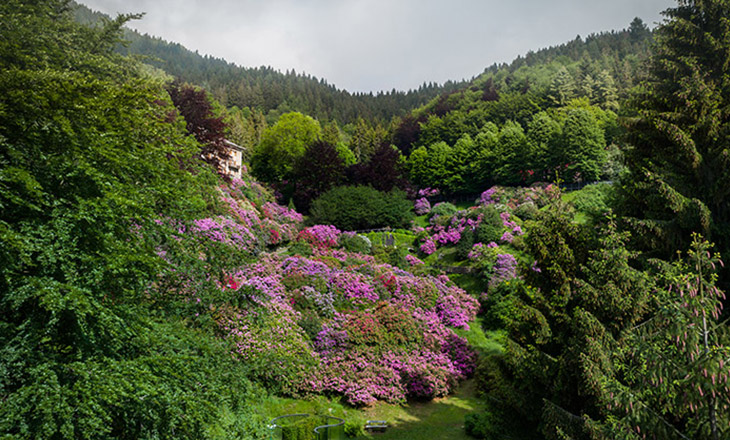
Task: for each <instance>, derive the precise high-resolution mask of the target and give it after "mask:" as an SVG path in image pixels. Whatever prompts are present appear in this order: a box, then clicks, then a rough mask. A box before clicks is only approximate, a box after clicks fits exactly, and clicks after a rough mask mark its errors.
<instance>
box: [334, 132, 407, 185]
mask: <svg viewBox="0 0 730 440" xmlns="http://www.w3.org/2000/svg"><path fill="white" fill-rule="evenodd" d="M399 159H400V154H399V153H398V150H396V149H395V148H393V146H392V145H390V144H388V143H384V144H382V145H381V146H380V147H379V148H378V149H377V150H376V151H375V153H373V155H372V156H371V157H370V160H369V161H368V162H366V163H364V164H355V165H353V166H352V167H350V169H349V170H348V174H349V177H350V180H352V182H353V183H354V184H356V185H370V186H372V187H373V188H375V189H377V190H378V191H385V192H387V191H390V190H391V189H393V188H404V187H405V186H406V184H407V180H406V178H405V173H404V171H403V168H402V167H401V166H400V162H399Z"/></svg>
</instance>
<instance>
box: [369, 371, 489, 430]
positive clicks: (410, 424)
mask: <svg viewBox="0 0 730 440" xmlns="http://www.w3.org/2000/svg"><path fill="white" fill-rule="evenodd" d="M480 409H482V404H481V403H480V400H479V399H478V397H477V390H476V387H475V383H474V381H473V380H469V381H466V382H464V383H463V384H462V385H461V386H460V387H459V388H458V389H457V390H456V392H455V393H454V394H452V395H450V396H447V397H444V398H440V399H434V400H432V401H429V402H408V403H407V404H406V405H388V404H385V403H378V404H376V405H375V406H373V407H370V408H366V409H364V410H362V414H363V415H365V417H366V420H386V421H387V422H388V426H389V428H388V429H387V430H386V431H385V432H383V433H373V434H369V435H368V434H366V435H362V436H360V437H357V438H358V439H360V440H365V439H374V438H377V439H382V440H387V439H399V440H422V439H454V440H461V439H463V440H466V439H470V438H471V437H469V436H467V435H466V432H464V416H465V415H466V414H469V413H470V412H473V411H478V410H480Z"/></svg>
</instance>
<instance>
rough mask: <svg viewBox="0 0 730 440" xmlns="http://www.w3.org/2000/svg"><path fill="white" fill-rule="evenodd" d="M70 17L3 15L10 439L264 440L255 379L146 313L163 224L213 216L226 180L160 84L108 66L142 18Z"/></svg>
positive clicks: (198, 335) (1, 245) (4, 302)
mask: <svg viewBox="0 0 730 440" xmlns="http://www.w3.org/2000/svg"><path fill="white" fill-rule="evenodd" d="M66 10H67V2H64V1H56V0H43V1H37V2H21V1H15V0H9V1H6V2H2V3H0V16H2V17H3V19H2V20H0V28H1V29H0V33H2V35H3V38H2V39H0V58H1V59H2V60H3V69H2V71H0V144H2V146H1V147H0V208H1V209H0V396H1V398H0V399H1V400H2V402H3V403H2V405H0V437H3V438H13V439H30V438H36V439H41V438H43V439H50V438H53V439H79V438H84V439H94V438H99V439H101V438H119V439H152V438H171V437H175V438H189V439H193V438H195V439H198V438H217V439H225V438H237V437H246V438H255V437H257V436H259V437H260V434H261V432H262V428H263V421H262V420H260V419H259V418H257V417H256V416H254V415H253V414H251V412H250V409H249V408H248V407H247V401H249V400H251V399H252V395H254V394H253V391H252V388H251V386H250V383H249V381H248V380H247V379H246V370H245V366H243V365H241V364H234V363H233V362H232V361H231V360H230V357H229V356H228V355H227V349H226V348H225V347H221V346H220V345H219V344H218V342H215V341H214V340H213V338H212V337H210V335H208V334H206V333H205V332H199V331H198V330H195V329H192V328H189V327H187V326H184V325H182V324H181V319H180V317H179V316H177V315H175V313H174V308H173V307H171V306H170V307H168V305H167V304H165V303H164V302H161V303H160V304H158V307H157V308H153V307H150V306H149V302H150V301H151V299H150V288H151V286H154V285H155V283H157V282H159V278H158V275H159V273H160V271H161V270H162V268H163V266H164V264H163V261H162V260H161V259H160V258H159V257H158V256H157V255H156V254H155V250H156V245H157V244H159V241H158V240H160V237H162V236H164V232H163V230H162V229H163V228H162V227H161V226H159V225H157V224H156V223H155V222H154V221H153V220H154V219H159V218H160V217H162V218H165V217H175V218H177V219H180V220H188V219H190V218H191V217H193V216H198V215H201V214H203V213H208V212H210V211H211V210H213V209H215V208H216V204H215V202H214V200H215V199H216V191H215V185H216V183H217V182H216V180H215V178H214V176H213V175H212V174H211V172H210V171H209V170H207V169H206V167H204V166H203V163H202V162H201V161H200V160H199V159H198V156H199V151H200V146H199V145H198V144H197V143H196V142H195V141H194V140H193V139H192V138H191V137H189V136H187V135H186V132H185V127H184V126H183V125H182V123H170V122H168V115H169V113H170V112H171V111H172V110H173V107H172V104H171V102H170V101H169V98H168V97H167V95H166V94H165V92H164V90H163V89H162V88H161V84H160V83H159V82H158V81H149V80H148V78H147V76H143V75H140V74H139V72H140V69H139V68H138V66H137V65H136V64H135V63H133V62H131V61H129V60H126V59H122V58H121V57H119V56H116V55H113V54H112V53H111V49H112V47H113V46H114V44H115V43H116V41H117V39H118V36H119V33H120V27H121V26H122V24H123V23H124V22H125V21H126V20H127V19H129V18H130V17H120V18H119V19H116V20H114V21H111V22H108V23H105V24H103V25H102V26H100V27H98V28H95V29H89V28H82V27H80V26H79V25H76V24H74V23H73V21H71V18H70V16H69V15H68V14H67V12H66ZM140 231H145V232H146V234H142V233H140ZM196 259H197V255H196ZM201 383H205V386H201ZM233 390H236V391H235V392H233ZM231 415H233V416H232V417H231Z"/></svg>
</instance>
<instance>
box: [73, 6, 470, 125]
mask: <svg viewBox="0 0 730 440" xmlns="http://www.w3.org/2000/svg"><path fill="white" fill-rule="evenodd" d="M140 12H141V11H140ZM74 13H75V15H76V17H77V19H78V20H80V21H81V22H86V23H94V22H98V21H99V20H101V19H102V18H103V17H104V15H103V14H100V13H98V12H92V11H91V10H90V9H88V8H87V7H85V6H84V5H81V4H79V5H78V6H77V7H76V9H75V11H74ZM124 38H125V40H127V41H128V43H127V44H125V45H124V46H119V47H117V51H118V52H119V53H124V54H133V55H141V56H143V57H145V58H144V62H146V63H149V64H151V65H153V66H155V67H159V68H161V69H163V70H164V71H166V72H167V73H169V74H170V75H173V76H175V77H177V78H179V79H181V80H183V81H187V82H190V83H193V84H197V85H199V86H202V87H205V88H206V89H207V90H208V91H209V92H210V93H211V94H212V95H213V96H214V97H215V98H216V99H217V100H218V101H220V103H221V104H223V105H225V106H228V107H233V106H236V107H239V108H244V107H248V108H251V109H255V110H257V111H260V112H263V113H264V114H270V113H273V114H274V115H281V114H284V113H286V112H290V111H297V112H302V113H305V114H308V115H310V116H313V117H315V118H317V119H320V120H323V121H327V120H336V121H338V122H340V123H341V124H347V123H350V122H356V121H357V119H358V118H364V119H367V120H370V121H386V122H387V121H389V120H390V119H391V118H392V117H393V116H401V115H403V114H405V113H406V112H407V111H408V110H410V109H413V108H415V107H418V106H421V105H423V104H425V103H426V102H428V101H429V100H430V99H432V98H433V97H435V96H438V95H439V94H440V93H443V92H448V91H452V90H456V89H457V88H459V87H461V86H462V85H463V84H462V83H459V82H452V81H447V82H446V83H445V84H443V85H438V84H435V83H429V84H423V85H421V86H420V87H419V88H418V89H417V90H409V91H407V92H406V91H397V90H391V91H382V92H377V93H350V92H348V91H346V90H341V89H338V88H337V87H336V85H333V84H328V83H327V80H326V79H324V78H321V79H317V78H315V77H312V76H311V75H307V74H306V73H303V72H301V73H297V72H295V71H294V70H291V71H286V72H280V71H278V70H275V69H273V68H271V67H267V66H260V67H258V66H237V65H235V64H233V63H230V62H227V61H225V60H222V59H220V58H214V57H211V56H208V55H205V56H203V55H200V54H198V53H197V52H193V51H190V50H188V49H186V48H185V47H183V46H181V45H180V44H178V43H174V42H168V41H165V40H163V39H161V38H158V37H154V36H150V35H146V34H145V35H142V34H140V33H139V32H136V31H133V30H130V29H127V30H125V32H124Z"/></svg>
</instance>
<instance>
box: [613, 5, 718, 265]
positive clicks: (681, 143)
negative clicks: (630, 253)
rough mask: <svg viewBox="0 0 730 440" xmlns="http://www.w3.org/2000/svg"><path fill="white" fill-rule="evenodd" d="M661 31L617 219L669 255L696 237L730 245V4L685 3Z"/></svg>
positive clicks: (631, 128)
mask: <svg viewBox="0 0 730 440" xmlns="http://www.w3.org/2000/svg"><path fill="white" fill-rule="evenodd" d="M665 15H666V17H667V19H668V20H667V21H665V23H663V24H662V25H661V26H659V28H658V29H657V30H656V45H655V48H654V54H653V55H652V57H651V59H650V62H649V65H648V77H647V78H646V79H645V80H644V81H643V82H642V84H641V86H640V87H639V88H638V91H637V93H636V94H635V96H634V97H633V99H632V102H631V104H632V108H633V110H634V111H635V113H634V116H633V117H631V118H627V119H626V120H625V123H626V125H627V128H628V135H629V141H630V143H631V145H632V148H631V149H630V150H629V151H627V156H626V163H627V165H628V168H629V170H630V171H631V173H630V177H629V178H628V179H626V180H624V181H623V182H622V184H621V185H620V187H621V190H622V191H621V193H622V194H623V200H622V203H621V212H620V214H622V215H624V216H625V217H627V218H628V219H627V221H628V222H630V223H631V225H632V226H633V228H634V229H635V230H637V231H639V233H638V234H635V236H637V237H642V238H643V239H644V240H645V243H644V244H645V246H646V248H647V249H652V250H655V251H656V252H657V254H659V255H662V256H669V255H670V253H671V252H673V251H674V250H675V249H678V248H681V249H686V248H687V247H688V245H689V243H690V241H691V233H692V232H699V233H702V234H703V235H704V236H705V237H707V238H708V239H710V240H713V241H715V242H716V243H717V244H718V246H719V247H720V250H721V251H723V252H726V251H727V249H728V246H729V245H730V62H728V59H729V58H728V53H729V51H730V21H729V20H728V17H730V1H728V0H680V1H679V3H678V5H677V7H676V8H673V9H669V10H667V11H666V12H665Z"/></svg>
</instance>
